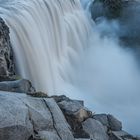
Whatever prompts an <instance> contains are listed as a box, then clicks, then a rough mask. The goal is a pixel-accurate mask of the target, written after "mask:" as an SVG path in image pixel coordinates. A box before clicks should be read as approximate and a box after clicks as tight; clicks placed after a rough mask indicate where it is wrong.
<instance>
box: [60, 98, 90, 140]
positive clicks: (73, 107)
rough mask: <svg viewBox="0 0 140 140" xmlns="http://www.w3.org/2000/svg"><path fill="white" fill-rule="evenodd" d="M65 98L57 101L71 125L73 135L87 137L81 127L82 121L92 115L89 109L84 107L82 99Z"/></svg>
mask: <svg viewBox="0 0 140 140" xmlns="http://www.w3.org/2000/svg"><path fill="white" fill-rule="evenodd" d="M63 99H64V98H63ZM65 99H66V100H65ZM65 99H64V100H62V101H61V102H58V105H59V107H60V109H61V110H62V111H63V113H64V115H65V117H66V119H67V122H68V123H69V125H70V126H71V128H72V132H73V135H74V137H75V138H89V134H88V133H86V132H85V131H84V130H83V128H82V122H83V121H84V120H86V119H87V118H89V117H90V116H92V113H91V111H89V110H88V109H87V108H85V107H84V102H83V101H79V100H70V99H68V98H65Z"/></svg>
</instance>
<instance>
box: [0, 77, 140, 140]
mask: <svg viewBox="0 0 140 140" xmlns="http://www.w3.org/2000/svg"><path fill="white" fill-rule="evenodd" d="M21 81H22V80H19V81H16V83H17V86H16V88H17V90H16V92H4V91H1V92H0V140H140V138H138V137H134V136H132V135H130V134H128V133H127V132H125V131H123V130H122V123H121V122H120V121H119V120H117V119H116V118H115V117H114V116H112V115H110V114H93V113H92V112H91V111H90V110H88V109H87V108H86V107H84V102H83V101H79V100H71V99H69V98H67V97H66V96H52V97H48V96H47V95H46V94H43V93H41V92H30V91H31V90H32V86H31V85H30V84H28V83H29V82H28V81H27V80H24V83H23V85H22V86H23V87H22V88H21V86H19V85H20V84H18V83H19V82H21ZM14 82H15V81H14ZM0 84H1V83H0ZM24 84H25V85H24ZM13 85H15V83H14V84H13ZM14 88H15V86H14V87H13V89H14ZM24 88H25V92H27V89H28V90H29V92H28V94H25V93H22V92H24ZM10 90H11V88H10Z"/></svg>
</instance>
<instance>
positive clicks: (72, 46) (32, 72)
mask: <svg viewBox="0 0 140 140" xmlns="http://www.w3.org/2000/svg"><path fill="white" fill-rule="evenodd" d="M81 1H82V2H83V5H84V7H86V4H87V1H90V0H81ZM0 4H1V5H0V16H1V17H2V18H3V19H4V20H5V21H6V23H7V25H8V26H9V27H10V36H11V43H12V47H13V50H14V54H15V59H16V66H17V72H18V74H19V75H21V76H22V77H23V78H26V79H29V80H31V81H32V83H33V85H34V86H35V88H36V89H37V91H44V92H47V93H49V94H66V95H67V96H70V97H72V98H81V99H84V100H85V101H86V104H87V105H88V107H90V108H91V109H92V110H95V111H97V112H106V113H113V114H114V115H115V116H117V117H119V118H120V119H121V120H122V121H123V122H124V128H126V129H127V130H128V131H130V132H133V133H134V134H139V130H140V126H139V124H138V123H137V122H138V120H139V118H140V112H139V111H138V107H139V105H140V103H139V98H138V97H139V93H140V88H139V85H140V80H139V79H140V74H139V72H138V71H137V68H136V64H135V60H134V58H133V56H132V54H131V53H130V52H128V51H126V50H124V49H122V48H120V46H119V45H118V44H117V43H116V41H115V40H114V38H105V39H103V38H100V32H101V31H102V30H103V31H105V32H106V30H107V32H108V31H110V29H111V30H114V29H115V30H117V28H118V27H117V24H116V22H115V23H106V22H102V23H101V24H100V25H98V26H96V25H91V24H92V23H91V22H90V20H88V18H87V17H86V15H85V13H84V10H83V8H82V6H81V3H80V0H20V1H19V0H0ZM93 31H94V32H93ZM77 89H78V90H77ZM132 100H133V101H132Z"/></svg>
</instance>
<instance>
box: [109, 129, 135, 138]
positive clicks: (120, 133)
mask: <svg viewBox="0 0 140 140" xmlns="http://www.w3.org/2000/svg"><path fill="white" fill-rule="evenodd" d="M109 137H110V139H109V140H137V139H136V138H135V137H133V136H132V135H130V134H128V133H127V132H125V131H111V132H110V136H109Z"/></svg>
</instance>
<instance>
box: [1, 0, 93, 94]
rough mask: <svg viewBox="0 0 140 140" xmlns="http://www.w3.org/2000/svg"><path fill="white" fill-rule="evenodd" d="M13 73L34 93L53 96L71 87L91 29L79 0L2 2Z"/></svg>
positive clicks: (2, 14) (2, 13)
mask: <svg viewBox="0 0 140 140" xmlns="http://www.w3.org/2000/svg"><path fill="white" fill-rule="evenodd" d="M5 2H6V4H4V6H2V7H1V8H0V14H1V16H2V17H3V18H4V19H5V21H6V23H7V24H8V26H9V27H10V36H11V43H12V46H13V50H14V54H15V58H16V66H17V72H18V74H19V75H21V76H22V77H23V78H26V79H29V80H31V81H32V83H33V85H34V86H35V88H36V89H37V90H38V91H44V92H49V93H50V94H51V93H55V92H59V91H61V90H62V85H63V87H64V86H65V84H66V83H68V84H69V83H72V79H73V77H72V73H73V69H74V67H75V66H76V65H77V63H78V61H79V57H80V54H82V52H83V50H84V49H85V47H86V46H87V42H88V41H87V40H88V37H89V35H90V30H91V26H90V23H89V21H88V20H87V18H86V16H85V14H84V11H83V9H82V6H81V3H80V1H79V0H31V1H29V0H22V1H16V0H15V1H10V0H8V1H5Z"/></svg>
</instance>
